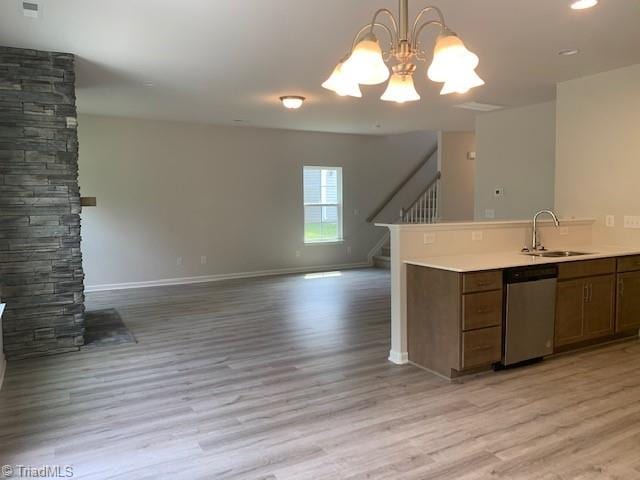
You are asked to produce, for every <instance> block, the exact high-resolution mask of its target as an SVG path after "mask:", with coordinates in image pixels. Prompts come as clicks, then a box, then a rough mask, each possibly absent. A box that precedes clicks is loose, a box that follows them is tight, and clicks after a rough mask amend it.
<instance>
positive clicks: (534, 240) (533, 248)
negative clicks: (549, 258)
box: [525, 210, 560, 252]
mask: <svg viewBox="0 0 640 480" xmlns="http://www.w3.org/2000/svg"><path fill="white" fill-rule="evenodd" d="M543 213H546V214H548V215H551V218H553V223H555V225H556V227H559V226H560V222H559V221H558V217H557V216H556V214H555V213H553V212H552V211H551V210H540V211H539V212H538V213H536V214H535V215H534V216H533V235H532V237H531V249H528V248H525V250H528V251H533V252H535V251H537V250H544V249H545V248H544V246H542V245H541V244H540V243H539V242H538V217H539V216H540V215H542V214H543Z"/></svg>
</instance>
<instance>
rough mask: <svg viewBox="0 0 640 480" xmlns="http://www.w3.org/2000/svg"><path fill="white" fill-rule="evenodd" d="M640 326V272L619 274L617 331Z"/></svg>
mask: <svg viewBox="0 0 640 480" xmlns="http://www.w3.org/2000/svg"><path fill="white" fill-rule="evenodd" d="M637 328H640V272H630V273H621V274H619V275H618V314H617V320H616V332H624V331H625V330H633V329H637Z"/></svg>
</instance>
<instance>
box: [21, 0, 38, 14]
mask: <svg viewBox="0 0 640 480" xmlns="http://www.w3.org/2000/svg"><path fill="white" fill-rule="evenodd" d="M22 13H24V16H25V17H29V18H38V4H37V3H36V2H34V1H33V0H32V1H30V2H22Z"/></svg>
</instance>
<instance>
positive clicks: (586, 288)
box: [582, 283, 589, 303]
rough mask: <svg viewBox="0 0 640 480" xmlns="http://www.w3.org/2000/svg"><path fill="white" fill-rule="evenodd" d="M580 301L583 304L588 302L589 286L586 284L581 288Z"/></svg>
mask: <svg viewBox="0 0 640 480" xmlns="http://www.w3.org/2000/svg"><path fill="white" fill-rule="evenodd" d="M582 299H583V300H584V301H585V303H586V302H588V301H589V285H587V284H586V283H585V284H584V287H582Z"/></svg>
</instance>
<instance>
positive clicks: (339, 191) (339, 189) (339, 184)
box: [302, 165, 344, 245]
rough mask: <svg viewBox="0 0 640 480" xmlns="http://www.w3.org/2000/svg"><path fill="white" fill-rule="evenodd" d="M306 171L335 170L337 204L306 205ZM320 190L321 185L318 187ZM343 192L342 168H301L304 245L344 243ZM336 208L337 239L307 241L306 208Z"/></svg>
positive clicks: (319, 166)
mask: <svg viewBox="0 0 640 480" xmlns="http://www.w3.org/2000/svg"><path fill="white" fill-rule="evenodd" d="M307 170H320V171H322V170H335V171H336V173H337V179H336V183H337V185H336V188H337V192H336V193H337V198H338V203H307V202H305V200H304V193H305V192H304V188H305V185H304V174H305V171H307ZM320 188H321V189H322V185H321V186H320ZM343 204H344V198H343V192H342V167H334V166H325V165H303V167H302V241H303V242H304V244H305V245H330V244H332V243H333V244H338V243H343V242H344V233H343V214H342V211H343ZM308 206H309V207H313V206H316V207H336V208H337V212H338V222H337V224H338V226H337V230H338V231H337V237H336V238H333V239H329V240H307V237H306V222H305V220H306V207H308Z"/></svg>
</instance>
